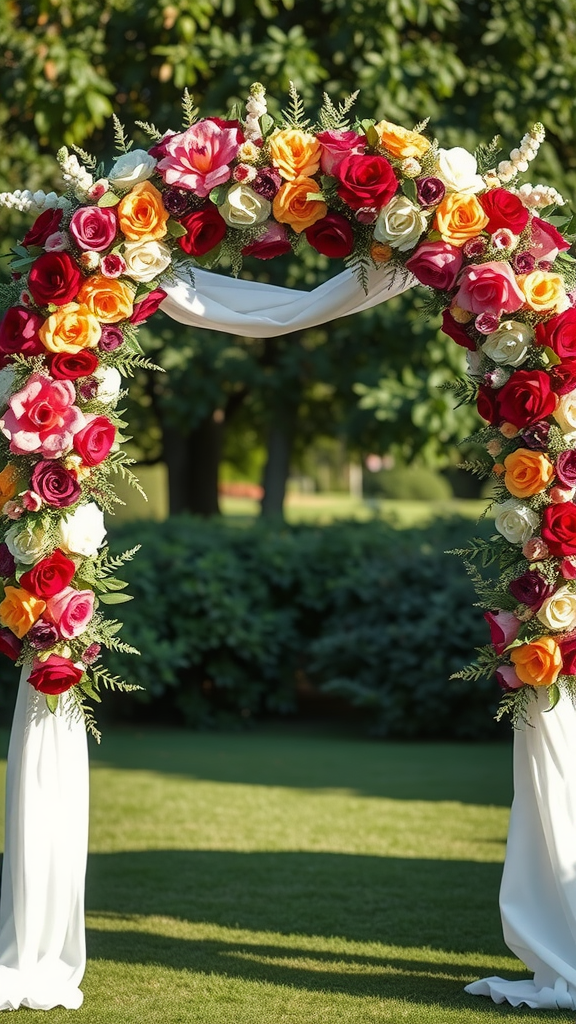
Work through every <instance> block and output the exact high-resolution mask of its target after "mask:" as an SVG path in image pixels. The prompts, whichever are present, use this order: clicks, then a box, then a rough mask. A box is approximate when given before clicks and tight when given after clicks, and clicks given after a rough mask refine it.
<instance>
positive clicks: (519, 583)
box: [508, 570, 554, 611]
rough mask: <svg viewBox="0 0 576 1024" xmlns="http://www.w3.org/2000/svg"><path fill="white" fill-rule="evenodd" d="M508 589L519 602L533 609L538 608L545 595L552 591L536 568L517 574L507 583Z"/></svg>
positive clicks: (550, 585) (552, 588) (549, 584)
mask: <svg viewBox="0 0 576 1024" xmlns="http://www.w3.org/2000/svg"><path fill="white" fill-rule="evenodd" d="M508 590H509V591H510V593H511V594H512V597H515V598H516V600H517V601H520V603H521V604H526V605H528V607H529V608H533V609H534V610H535V611H537V610H538V608H540V606H541V605H542V604H543V603H544V601H545V600H546V598H547V597H550V595H551V594H553V593H554V587H553V586H552V584H551V583H548V582H547V581H546V580H545V579H544V577H543V576H541V575H540V573H539V572H536V570H530V571H529V572H525V573H523V575H522V576H518V578H517V579H515V580H512V582H511V583H509V584H508Z"/></svg>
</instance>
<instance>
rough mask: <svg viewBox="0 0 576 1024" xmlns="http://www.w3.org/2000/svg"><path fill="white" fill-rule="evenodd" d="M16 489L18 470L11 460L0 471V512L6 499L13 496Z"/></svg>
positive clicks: (8, 499)
mask: <svg viewBox="0 0 576 1024" xmlns="http://www.w3.org/2000/svg"><path fill="white" fill-rule="evenodd" d="M17 490H18V471H17V470H16V467H15V465H14V463H13V462H9V463H8V465H7V466H4V469H3V470H2V472H1V473H0V512H1V511H2V509H3V508H4V505H5V504H6V502H7V501H10V499H11V498H13V497H14V495H15V494H16V491H17Z"/></svg>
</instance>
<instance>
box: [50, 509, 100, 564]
mask: <svg viewBox="0 0 576 1024" xmlns="http://www.w3.org/2000/svg"><path fill="white" fill-rule="evenodd" d="M58 531H59V535H60V536H59V546H60V547H61V548H63V549H64V551H68V552H70V553H71V554H73V555H85V556H90V555H95V554H96V553H97V551H98V548H99V547H100V545H101V544H102V542H103V540H104V537H105V536H106V529H105V527H104V516H103V514H102V510H101V509H100V508H98V505H95V504H94V502H93V501H91V502H89V503H88V504H87V505H79V506H78V508H77V509H75V510H74V512H69V513H68V515H66V516H64V518H63V519H61V520H60V523H59V527H58Z"/></svg>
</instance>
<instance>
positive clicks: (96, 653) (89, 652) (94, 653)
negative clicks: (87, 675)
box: [82, 644, 102, 665]
mask: <svg viewBox="0 0 576 1024" xmlns="http://www.w3.org/2000/svg"><path fill="white" fill-rule="evenodd" d="M101 650H102V646H101V644H90V646H89V647H87V648H86V650H85V651H84V653H83V654H82V661H83V662H84V664H85V665H93V664H94V662H95V661H98V658H99V657H100V651H101Z"/></svg>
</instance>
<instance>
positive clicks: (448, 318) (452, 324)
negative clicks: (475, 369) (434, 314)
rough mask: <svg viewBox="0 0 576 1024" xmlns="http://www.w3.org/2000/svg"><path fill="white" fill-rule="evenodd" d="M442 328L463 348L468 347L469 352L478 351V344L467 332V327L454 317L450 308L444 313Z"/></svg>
mask: <svg viewBox="0 0 576 1024" xmlns="http://www.w3.org/2000/svg"><path fill="white" fill-rule="evenodd" d="M442 330H443V331H444V334H447V335H448V337H449V338H452V341H455V342H456V344H457V345H460V346H461V348H467V349H468V351H469V352H475V351H476V345H475V343H474V342H473V341H472V338H471V337H470V336H469V335H468V334H467V333H466V328H465V327H464V326H463V325H462V324H459V323H458V321H457V320H455V319H454V317H453V316H452V313H451V312H450V310H449V309H445V310H444V312H443V314H442Z"/></svg>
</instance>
